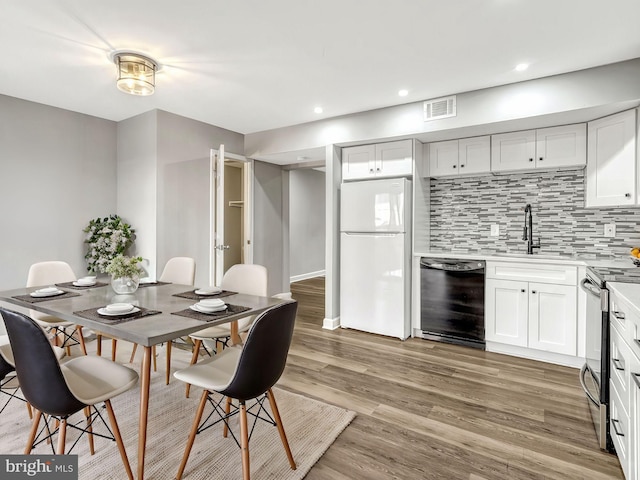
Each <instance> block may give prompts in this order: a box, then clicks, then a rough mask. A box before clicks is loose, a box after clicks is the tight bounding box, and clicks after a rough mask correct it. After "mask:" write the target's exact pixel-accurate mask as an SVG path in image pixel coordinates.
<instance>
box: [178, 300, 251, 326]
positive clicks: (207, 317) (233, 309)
mask: <svg viewBox="0 0 640 480" xmlns="http://www.w3.org/2000/svg"><path fill="white" fill-rule="evenodd" d="M248 310H251V307H243V306H242V305H231V304H229V303H227V309H226V310H223V311H222V312H214V313H200V312H196V311H195V310H191V309H190V308H185V309H184V310H180V311H179V312H173V313H171V315H179V316H181V317H188V318H193V319H194V320H202V321H203V322H212V321H213V320H220V319H221V318H224V317H228V316H230V315H235V314H236V313H242V312H246V311H248Z"/></svg>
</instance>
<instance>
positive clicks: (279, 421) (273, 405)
mask: <svg viewBox="0 0 640 480" xmlns="http://www.w3.org/2000/svg"><path fill="white" fill-rule="evenodd" d="M267 398H268V399H269V405H271V413H273V419H274V420H275V421H276V425H277V426H278V433H279V434H280V440H282V445H283V446H284V450H285V452H287V458H288V459H289V465H291V470H295V469H296V462H295V461H294V460H293V454H292V453H291V449H290V448H289V442H288V441H287V435H286V434H285V433H284V427H283V426H282V419H281V418H280V412H279V411H278V405H277V404H276V397H274V396H273V390H271V389H269V390H267Z"/></svg>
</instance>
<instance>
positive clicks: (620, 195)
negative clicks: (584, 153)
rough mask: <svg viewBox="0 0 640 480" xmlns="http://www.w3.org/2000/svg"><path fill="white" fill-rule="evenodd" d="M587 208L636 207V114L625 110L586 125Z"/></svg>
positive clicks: (638, 200)
mask: <svg viewBox="0 0 640 480" xmlns="http://www.w3.org/2000/svg"><path fill="white" fill-rule="evenodd" d="M588 129H589V144H588V155H589V162H588V163H587V189H586V190H587V191H586V202H585V203H586V206H587V207H605V206H617V205H635V204H636V203H640V198H638V192H637V189H636V185H637V184H636V182H637V176H638V172H637V163H636V111H635V110H628V111H626V112H621V113H617V114H615V115H611V116H608V117H604V118H600V119H598V120H594V121H592V122H589V124H588Z"/></svg>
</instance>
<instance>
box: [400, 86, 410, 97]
mask: <svg viewBox="0 0 640 480" xmlns="http://www.w3.org/2000/svg"><path fill="white" fill-rule="evenodd" d="M398 95H400V96H401V97H406V96H407V95H409V90H405V89H404V88H403V89H402V90H398Z"/></svg>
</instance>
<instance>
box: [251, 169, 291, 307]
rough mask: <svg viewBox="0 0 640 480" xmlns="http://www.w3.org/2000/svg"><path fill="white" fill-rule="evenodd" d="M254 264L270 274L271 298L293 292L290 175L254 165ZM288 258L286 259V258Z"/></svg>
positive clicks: (280, 170)
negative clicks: (290, 257) (290, 283)
mask: <svg viewBox="0 0 640 480" xmlns="http://www.w3.org/2000/svg"><path fill="white" fill-rule="evenodd" d="M253 173H254V176H253V179H254V180H253V181H254V186H253V193H254V201H253V203H254V210H253V222H254V223H253V229H254V232H253V239H254V246H253V248H254V250H253V263H256V264H259V265H264V266H265V267H267V270H268V272H269V295H273V294H275V293H279V292H288V291H289V255H288V254H286V255H285V253H286V252H288V249H289V247H288V243H289V220H288V219H289V205H288V186H287V184H288V180H287V172H285V171H283V170H282V168H281V167H279V166H277V165H272V164H270V163H264V162H258V161H256V162H254V167H253ZM285 257H286V258H285Z"/></svg>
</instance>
